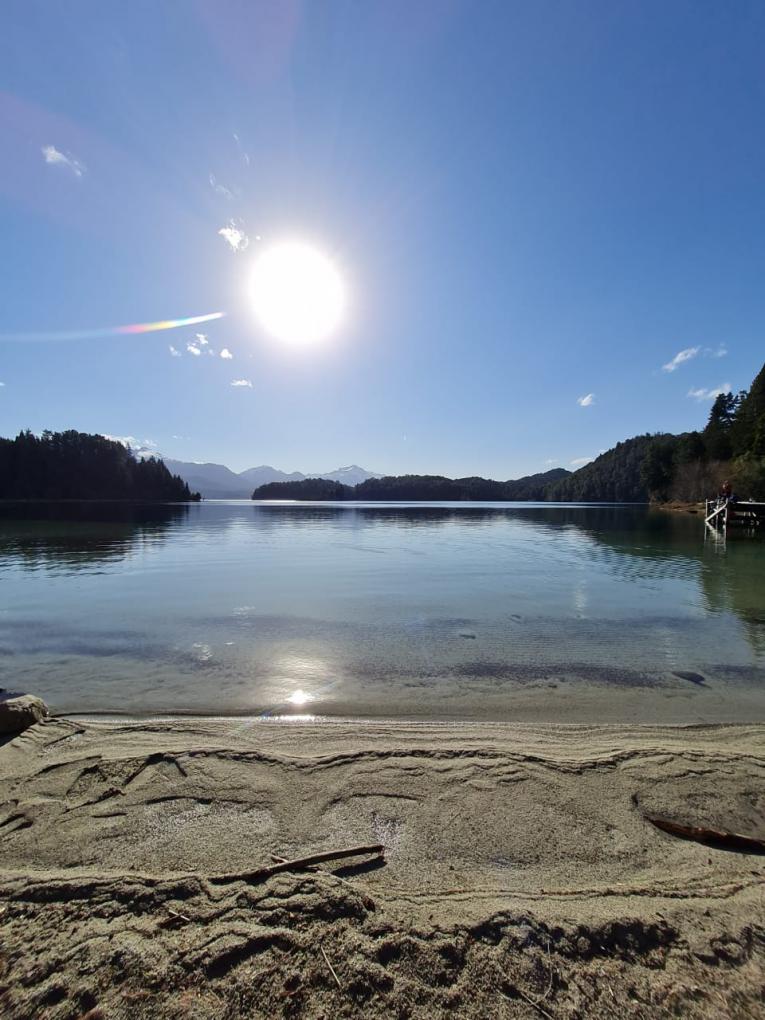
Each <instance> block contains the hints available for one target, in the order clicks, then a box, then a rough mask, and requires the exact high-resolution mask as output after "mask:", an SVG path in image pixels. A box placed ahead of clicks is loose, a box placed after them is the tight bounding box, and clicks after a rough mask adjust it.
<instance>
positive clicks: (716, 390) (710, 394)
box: [688, 382, 731, 402]
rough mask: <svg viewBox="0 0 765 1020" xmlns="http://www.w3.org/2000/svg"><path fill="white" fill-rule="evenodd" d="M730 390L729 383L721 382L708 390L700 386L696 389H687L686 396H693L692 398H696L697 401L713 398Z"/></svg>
mask: <svg viewBox="0 0 765 1020" xmlns="http://www.w3.org/2000/svg"><path fill="white" fill-rule="evenodd" d="M730 392H731V387H730V383H729V382H726V383H723V384H722V385H721V386H715V387H713V388H711V389H708V390H707V389H704V388H703V387H701V388H700V389H698V390H694V389H690V390H688V396H689V397H693V399H694V400H698V401H699V402H701V401H703V400H714V399H715V397H719V396H720V394H721V393H730Z"/></svg>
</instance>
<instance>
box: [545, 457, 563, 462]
mask: <svg viewBox="0 0 765 1020" xmlns="http://www.w3.org/2000/svg"><path fill="white" fill-rule="evenodd" d="M545 464H560V457H548V458H547V460H546V461H545Z"/></svg>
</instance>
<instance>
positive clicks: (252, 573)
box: [0, 502, 765, 722]
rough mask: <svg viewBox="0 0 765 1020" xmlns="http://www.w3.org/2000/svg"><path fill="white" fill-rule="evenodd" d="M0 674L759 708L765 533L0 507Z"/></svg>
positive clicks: (82, 683)
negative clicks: (727, 535) (748, 536)
mask: <svg viewBox="0 0 765 1020" xmlns="http://www.w3.org/2000/svg"><path fill="white" fill-rule="evenodd" d="M0 671H1V674H0V684H2V686H4V687H6V688H11V689H14V690H28V691H33V692H35V693H37V694H40V695H41V696H42V697H44V698H45V699H46V700H47V701H48V703H49V704H50V705H51V707H52V709H53V710H54V711H57V712H88V713H89V712H105V713H112V712H126V713H136V714H147V713H150V714H156V713H162V714H164V713H177V712H191V713H214V714H218V713H227V714H228V713H231V714H236V713H241V714H242V715H266V716H283V715H298V716H302V717H305V716H306V715H327V714H329V715H344V716H349V715H350V716H354V715H356V716H397V717H411V718H420V719H422V718H434V719H435V718H476V719H497V720H501V719H514V718H519V719H524V718H562V719H566V718H571V719H584V718H585V717H588V718H590V717H593V716H596V717H599V718H603V719H609V718H615V717H620V718H625V717H626V718H628V719H629V718H634V719H636V720H640V719H654V720H656V721H661V720H664V719H666V720H667V721H678V722H696V721H713V720H715V719H717V718H730V719H737V718H740V719H743V720H747V719H752V713H753V712H754V713H755V714H758V715H759V717H760V718H765V542H763V541H762V540H757V539H745V538H742V537H737V538H735V539H734V538H729V539H728V540H727V542H725V541H724V540H720V539H715V537H714V536H710V535H707V534H705V528H704V524H703V520H702V519H701V518H700V516H692V515H689V514H671V513H662V512H659V511H649V510H648V509H647V508H644V507H624V506H621V507H608V506H597V507H594V506H573V505H569V506H563V505H551V504H528V503H525V504H469V503H459V504H432V503H431V504H350V503H345V504H286V505H285V504H257V503H251V502H205V503H201V504H192V505H180V506H124V505H118V504H69V505H54V504H27V505H19V504H15V505H14V504H4V505H0ZM577 699H578V700H577ZM582 699H584V700H583V701H582ZM577 705H579V706H580V708H576V706H577ZM581 705H584V706H585V707H584V709H581ZM652 705H653V706H654V708H651V707H650V706H652ZM613 706H617V707H616V708H614V707H613ZM595 721H597V719H596V720H595Z"/></svg>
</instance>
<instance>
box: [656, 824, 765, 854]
mask: <svg viewBox="0 0 765 1020" xmlns="http://www.w3.org/2000/svg"><path fill="white" fill-rule="evenodd" d="M645 819H646V821H648V822H650V823H651V825H655V826H656V828H657V829H661V830H662V831H663V832H668V833H669V834H670V835H671V836H679V838H680V839H691V840H694V842H696V843H703V844H704V845H705V846H711V847H715V848H717V849H720V850H738V851H739V852H742V853H748V854H765V840H763V839H757V838H756V837H755V836H742V835H741V834H740V833H738V832H727V831H725V830H724V829H709V828H707V827H706V826H701V825H682V824H681V823H680V822H672V821H670V820H669V819H668V818H654V817H652V816H651V815H645Z"/></svg>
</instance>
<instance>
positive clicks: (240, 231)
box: [218, 220, 250, 251]
mask: <svg viewBox="0 0 765 1020" xmlns="http://www.w3.org/2000/svg"><path fill="white" fill-rule="evenodd" d="M218 236H219V237H222V238H223V240H224V241H225V242H226V243H227V244H228V245H230V247H231V250H232V251H244V250H245V248H247V246H248V245H249V243H250V239H249V237H248V236H247V234H246V233H245V231H244V227H243V225H242V226H237V224H236V221H235V220H229V221H228V226H225V227H221V228H220V230H219V231H218Z"/></svg>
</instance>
